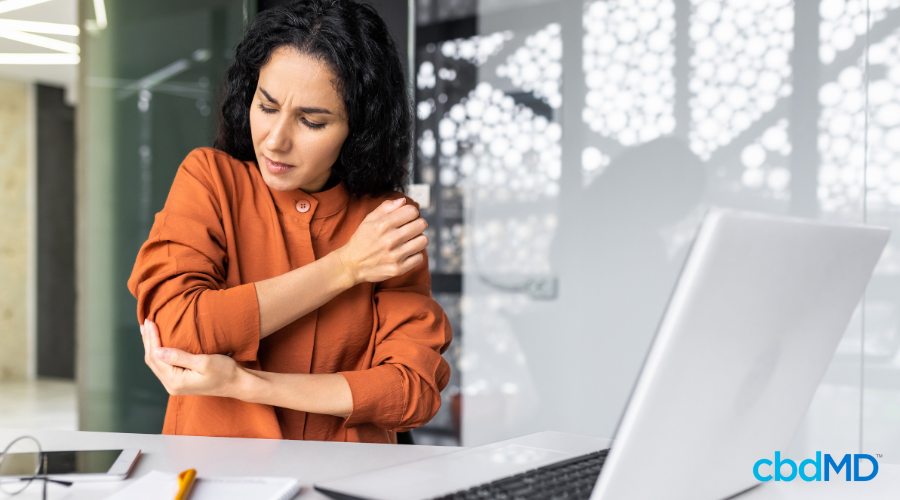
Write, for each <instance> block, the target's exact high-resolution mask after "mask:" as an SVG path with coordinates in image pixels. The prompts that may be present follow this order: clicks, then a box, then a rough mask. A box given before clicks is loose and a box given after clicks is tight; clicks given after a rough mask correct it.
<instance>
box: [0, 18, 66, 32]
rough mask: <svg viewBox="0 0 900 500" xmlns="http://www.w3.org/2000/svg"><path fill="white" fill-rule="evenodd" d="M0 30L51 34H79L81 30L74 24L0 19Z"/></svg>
mask: <svg viewBox="0 0 900 500" xmlns="http://www.w3.org/2000/svg"><path fill="white" fill-rule="evenodd" d="M0 30H15V31H27V32H29V33H47V34H50V35H66V36H78V34H79V33H80V31H81V30H79V29H78V26H75V25H74V24H57V23H38V22H33V21H14V20H12V19H0Z"/></svg>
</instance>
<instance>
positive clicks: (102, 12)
mask: <svg viewBox="0 0 900 500" xmlns="http://www.w3.org/2000/svg"><path fill="white" fill-rule="evenodd" d="M94 14H95V15H96V16H97V27H98V28H100V29H105V28H106V4H105V3H104V1H103V0H94Z"/></svg>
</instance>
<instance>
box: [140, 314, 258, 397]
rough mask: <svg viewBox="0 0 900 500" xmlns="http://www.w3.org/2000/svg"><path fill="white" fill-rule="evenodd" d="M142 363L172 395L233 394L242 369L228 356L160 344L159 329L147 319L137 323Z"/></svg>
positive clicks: (231, 395)
mask: <svg viewBox="0 0 900 500" xmlns="http://www.w3.org/2000/svg"><path fill="white" fill-rule="evenodd" d="M141 337H143V339H144V362H145V363H147V366H149V367H150V369H151V370H153V373H154V374H155V375H156V378H158V379H159V380H160V382H162V384H163V386H165V388H166V391H168V392H169V394H171V395H173V396H181V395H185V394H193V395H197V396H221V397H233V394H235V392H236V391H235V389H236V384H237V380H238V377H239V376H240V374H241V373H242V372H243V369H242V368H241V367H240V366H239V365H238V364H237V362H235V361H234V359H232V358H230V357H229V356H223V355H221V354H213V355H208V354H190V353H187V352H185V351H182V350H180V349H173V348H171V347H162V343H161V341H160V339H159V328H158V327H157V326H156V323H154V322H152V321H150V320H149V319H147V320H146V321H144V324H143V326H141Z"/></svg>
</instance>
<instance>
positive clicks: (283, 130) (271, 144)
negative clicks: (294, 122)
mask: <svg viewBox="0 0 900 500" xmlns="http://www.w3.org/2000/svg"><path fill="white" fill-rule="evenodd" d="M266 148H268V149H269V151H274V152H278V153H287V152H290V150H291V125H290V121H289V120H288V119H286V118H283V117H282V116H279V117H278V120H276V121H275V123H274V124H273V125H272V129H271V130H269V135H268V136H267V137H266Z"/></svg>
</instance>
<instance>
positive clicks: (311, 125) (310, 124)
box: [302, 118, 325, 130]
mask: <svg viewBox="0 0 900 500" xmlns="http://www.w3.org/2000/svg"><path fill="white" fill-rule="evenodd" d="M302 121H303V124H304V125H306V126H307V127H309V128H311V129H313V130H318V129H320V128H324V127H325V124H324V123H313V122H311V121H309V120H307V119H306V118H303V120H302Z"/></svg>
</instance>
